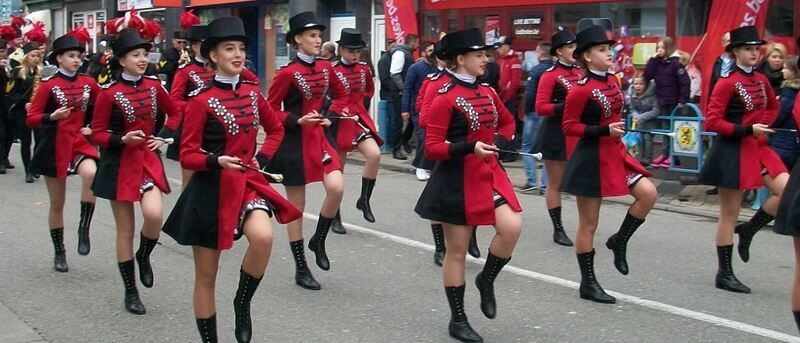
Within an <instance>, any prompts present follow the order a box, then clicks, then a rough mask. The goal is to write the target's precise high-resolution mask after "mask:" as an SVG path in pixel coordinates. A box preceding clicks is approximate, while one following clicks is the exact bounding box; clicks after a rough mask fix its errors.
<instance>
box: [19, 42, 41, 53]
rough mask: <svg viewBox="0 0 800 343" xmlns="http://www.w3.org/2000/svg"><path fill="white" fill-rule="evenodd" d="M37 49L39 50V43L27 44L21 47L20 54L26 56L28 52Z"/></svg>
mask: <svg viewBox="0 0 800 343" xmlns="http://www.w3.org/2000/svg"><path fill="white" fill-rule="evenodd" d="M37 49H39V43H36V42H29V43H27V44H25V45H23V46H22V54H23V55H27V54H28V53H29V52H31V51H33V50H37Z"/></svg>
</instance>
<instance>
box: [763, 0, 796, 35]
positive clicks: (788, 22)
mask: <svg viewBox="0 0 800 343" xmlns="http://www.w3.org/2000/svg"><path fill="white" fill-rule="evenodd" d="M793 31H794V0H772V1H770V2H769V9H768V10H767V24H766V35H767V36H789V37H791V36H792V34H793Z"/></svg>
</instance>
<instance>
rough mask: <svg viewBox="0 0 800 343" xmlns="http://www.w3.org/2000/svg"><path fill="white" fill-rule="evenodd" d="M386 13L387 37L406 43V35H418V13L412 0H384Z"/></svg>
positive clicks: (399, 42)
mask: <svg viewBox="0 0 800 343" xmlns="http://www.w3.org/2000/svg"><path fill="white" fill-rule="evenodd" d="M383 8H384V13H386V38H388V39H394V40H395V41H396V42H397V43H398V44H405V41H406V36H408V35H409V34H414V35H418V31H417V13H416V11H415V10H414V1H412V0H383Z"/></svg>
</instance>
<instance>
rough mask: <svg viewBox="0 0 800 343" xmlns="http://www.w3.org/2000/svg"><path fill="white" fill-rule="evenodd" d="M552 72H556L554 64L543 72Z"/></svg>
mask: <svg viewBox="0 0 800 343" xmlns="http://www.w3.org/2000/svg"><path fill="white" fill-rule="evenodd" d="M553 70H556V65H555V64H553V65H551V66H550V68H547V69H546V70H545V71H553Z"/></svg>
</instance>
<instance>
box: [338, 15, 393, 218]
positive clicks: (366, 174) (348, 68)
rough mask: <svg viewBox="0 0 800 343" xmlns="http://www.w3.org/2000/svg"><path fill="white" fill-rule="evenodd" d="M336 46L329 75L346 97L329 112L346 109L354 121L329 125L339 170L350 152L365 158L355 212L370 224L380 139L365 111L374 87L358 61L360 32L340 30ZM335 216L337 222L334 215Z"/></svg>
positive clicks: (378, 163)
mask: <svg viewBox="0 0 800 343" xmlns="http://www.w3.org/2000/svg"><path fill="white" fill-rule="evenodd" d="M336 43H337V44H338V45H339V51H340V58H339V60H338V61H337V62H334V65H333V71H334V72H335V73H336V76H337V77H338V78H339V80H340V81H341V82H342V85H344V88H345V89H346V90H347V91H348V92H349V95H348V96H347V97H339V98H337V99H336V100H334V102H333V103H332V104H331V107H330V110H331V111H332V112H334V113H342V109H343V108H348V109H349V110H350V112H349V115H350V116H352V117H351V118H356V120H345V119H338V120H337V121H336V122H335V123H333V126H332V127H333V128H335V131H334V132H335V137H336V145H337V146H336V149H337V150H338V152H339V161H340V163H341V164H342V169H344V162H345V158H346V157H347V153H348V152H350V151H352V150H353V149H354V148H355V149H356V150H358V151H359V152H360V153H361V154H362V155H364V158H366V160H367V162H366V164H364V171H363V174H362V176H361V196H360V197H359V198H358V201H357V202H356V208H357V209H359V210H361V211H362V213H363V215H364V220H366V221H368V222H370V223H374V222H375V216H374V215H373V214H372V208H371V207H370V205H369V200H370V198H371V197H372V190H373V189H375V180H376V179H377V178H378V168H379V167H380V162H381V151H380V146H381V145H383V139H381V137H380V135H378V130H376V129H375V123H374V122H373V121H372V118H370V116H369V110H368V108H369V102H370V100H371V99H372V95H373V94H374V93H375V86H374V85H373V82H372V72H370V70H369V66H368V65H367V64H366V63H364V62H360V61H359V57H360V55H361V49H363V48H364V47H365V46H366V44H365V43H364V41H363V40H362V39H361V31H359V30H356V29H342V33H341V39H340V40H339V41H337V42H336ZM340 118H342V117H340ZM336 216H337V219H340V217H339V213H338V212H337V213H336Z"/></svg>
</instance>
